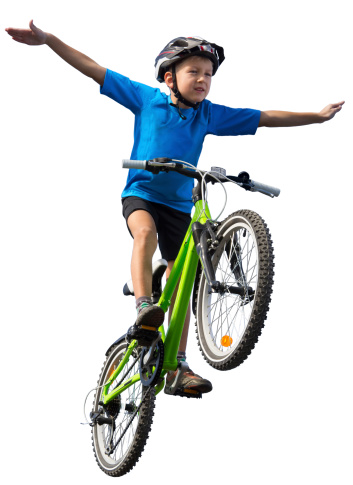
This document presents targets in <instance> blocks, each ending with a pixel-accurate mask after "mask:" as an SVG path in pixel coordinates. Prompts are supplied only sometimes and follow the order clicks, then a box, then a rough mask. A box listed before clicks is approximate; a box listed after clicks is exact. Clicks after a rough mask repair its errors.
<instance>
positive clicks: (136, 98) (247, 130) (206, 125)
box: [101, 70, 261, 213]
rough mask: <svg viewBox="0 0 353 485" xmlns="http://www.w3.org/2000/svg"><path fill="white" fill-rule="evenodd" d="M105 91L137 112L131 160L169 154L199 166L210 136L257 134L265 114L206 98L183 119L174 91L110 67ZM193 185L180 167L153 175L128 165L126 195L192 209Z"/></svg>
mask: <svg viewBox="0 0 353 485" xmlns="http://www.w3.org/2000/svg"><path fill="white" fill-rule="evenodd" d="M101 93H102V94H105V95H106V96H109V97H110V98H111V99H113V100H114V101H116V102H118V103H119V104H121V105H123V106H125V107H126V108H128V109H129V110H130V111H132V112H133V113H134V115H135V129H134V146H133V149H132V153H131V159H132V160H150V159H152V158H157V157H168V158H174V159H177V160H183V161H186V162H189V163H191V164H193V165H197V162H198V160H199V157H200V154H201V150H202V145H203V140H204V138H205V136H206V135H218V136H229V135H232V136H236V135H254V134H255V133H256V130H257V127H258V125H259V120H260V114H261V113H260V111H257V110H253V109H234V108H228V107H226V106H221V105H217V104H213V103H211V102H210V101H208V100H207V99H205V100H204V101H203V102H202V103H201V105H200V107H199V108H198V109H197V110H194V109H192V108H190V109H182V110H181V111H182V113H183V115H184V116H185V117H186V120H183V119H181V117H180V116H179V113H178V110H177V109H176V108H175V107H173V106H170V103H171V98H170V96H167V95H166V94H165V93H162V92H161V91H160V90H159V89H158V88H151V87H150V86H146V85H145V84H141V83H137V82H135V81H131V80H130V79H129V78H127V77H125V76H122V75H121V74H118V73H116V72H113V71H110V70H107V72H106V76H105V79H104V84H103V86H102V87H101ZM193 186H194V180H193V179H190V178H187V177H184V176H183V175H180V174H178V173H175V172H169V173H164V172H161V173H159V174H157V175H154V174H152V173H150V172H147V171H146V170H134V169H133V170H129V174H128V177H127V183H126V187H125V189H124V191H123V193H122V197H129V196H137V197H141V198H143V199H147V200H149V201H152V202H157V203H159V204H165V205H168V206H169V207H173V208H174V209H177V210H180V211H182V212H187V213H190V211H191V209H192V201H191V195H192V188H193Z"/></svg>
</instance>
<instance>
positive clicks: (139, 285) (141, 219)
mask: <svg viewBox="0 0 353 485" xmlns="http://www.w3.org/2000/svg"><path fill="white" fill-rule="evenodd" d="M127 224H128V226H129V229H130V231H131V234H132V237H133V238H134V247H133V250H132V258H131V278H132V284H133V287H134V294H135V298H136V299H137V298H140V297H142V296H148V297H150V296H151V294H152V257H153V254H154V252H155V251H156V249H157V229H156V224H155V222H154V220H153V217H152V216H151V214H150V213H149V212H147V211H145V210H136V211H135V212H133V213H132V214H130V216H129V217H128V220H127Z"/></svg>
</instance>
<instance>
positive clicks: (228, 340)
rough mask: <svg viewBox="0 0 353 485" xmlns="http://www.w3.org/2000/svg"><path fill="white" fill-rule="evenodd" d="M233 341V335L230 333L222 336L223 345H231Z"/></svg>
mask: <svg viewBox="0 0 353 485" xmlns="http://www.w3.org/2000/svg"><path fill="white" fill-rule="evenodd" d="M232 343H233V339H232V337H229V335H224V336H223V337H222V338H221V345H222V347H230V346H231V345H232Z"/></svg>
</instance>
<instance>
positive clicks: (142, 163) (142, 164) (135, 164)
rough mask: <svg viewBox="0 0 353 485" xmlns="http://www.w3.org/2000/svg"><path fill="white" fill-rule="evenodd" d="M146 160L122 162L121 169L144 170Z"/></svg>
mask: <svg viewBox="0 0 353 485" xmlns="http://www.w3.org/2000/svg"><path fill="white" fill-rule="evenodd" d="M146 163H147V162H146V160H123V163H122V167H123V168H136V169H138V170H145V169H146Z"/></svg>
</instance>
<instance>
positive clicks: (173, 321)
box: [102, 200, 211, 404]
mask: <svg viewBox="0 0 353 485" xmlns="http://www.w3.org/2000/svg"><path fill="white" fill-rule="evenodd" d="M210 218H211V215H210V212H209V208H208V205H207V202H206V201H203V200H198V201H197V202H196V203H195V213H194V215H193V217H192V220H191V222H190V225H189V228H188V230H187V232H186V235H185V238H184V241H183V243H182V245H181V247H180V251H179V253H178V256H177V258H176V260H175V263H174V266H173V268H172V271H171V272H170V275H169V278H168V281H167V283H166V285H165V287H164V290H163V292H162V295H161V297H160V299H159V302H158V305H159V306H160V307H161V308H162V309H163V311H164V312H165V313H166V312H167V310H168V308H169V306H170V304H171V300H172V296H173V294H174V291H175V289H176V287H177V284H178V282H179V280H180V284H179V288H178V292H177V295H176V299H175V304H174V308H173V312H172V315H171V318H170V323H169V327H168V330H167V332H165V330H164V325H161V327H160V328H159V331H160V332H161V334H162V340H163V342H164V363H163V370H162V373H161V377H164V376H165V374H166V373H167V372H168V371H169V370H176V368H177V365H178V361H177V353H178V349H179V345H180V340H181V336H182V332H183V328H184V321H185V317H186V312H187V309H188V306H189V302H190V297H191V292H192V289H193V285H194V280H195V276H196V270H197V265H198V262H199V257H198V255H197V252H196V249H195V243H194V239H193V236H192V231H191V226H192V224H193V223H194V222H196V221H199V222H200V223H201V224H204V223H206V221H207V220H208V219H210ZM136 347H137V341H136V340H133V341H132V342H131V343H130V345H129V346H128V348H127V350H126V352H125V355H124V358H123V359H122V361H121V362H120V363H119V365H118V367H117V369H115V370H114V372H113V373H112V374H111V376H110V377H109V379H108V381H107V382H106V384H105V385H104V388H103V393H102V400H103V403H104V404H108V403H109V402H110V401H111V400H112V399H114V398H115V397H117V396H118V395H119V394H121V393H122V392H123V391H125V390H126V389H127V388H128V387H130V386H132V385H134V384H136V382H138V381H139V380H140V375H139V373H137V374H135V375H134V376H132V377H131V378H130V379H128V380H127V381H124V382H122V383H121V384H119V385H118V386H117V387H116V388H115V389H114V390H112V391H111V392H109V388H110V385H111V384H112V382H114V381H115V379H116V378H117V376H118V375H119V374H120V372H121V371H122V370H123V368H124V366H125V364H126V363H127V362H128V360H129V358H130V356H131V354H132V353H133V351H134V349H135V348H136ZM163 387H164V380H163V381H162V382H161V383H160V384H158V385H157V386H156V388H155V389H156V394H158V393H159V392H160V391H161V390H162V389H163Z"/></svg>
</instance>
